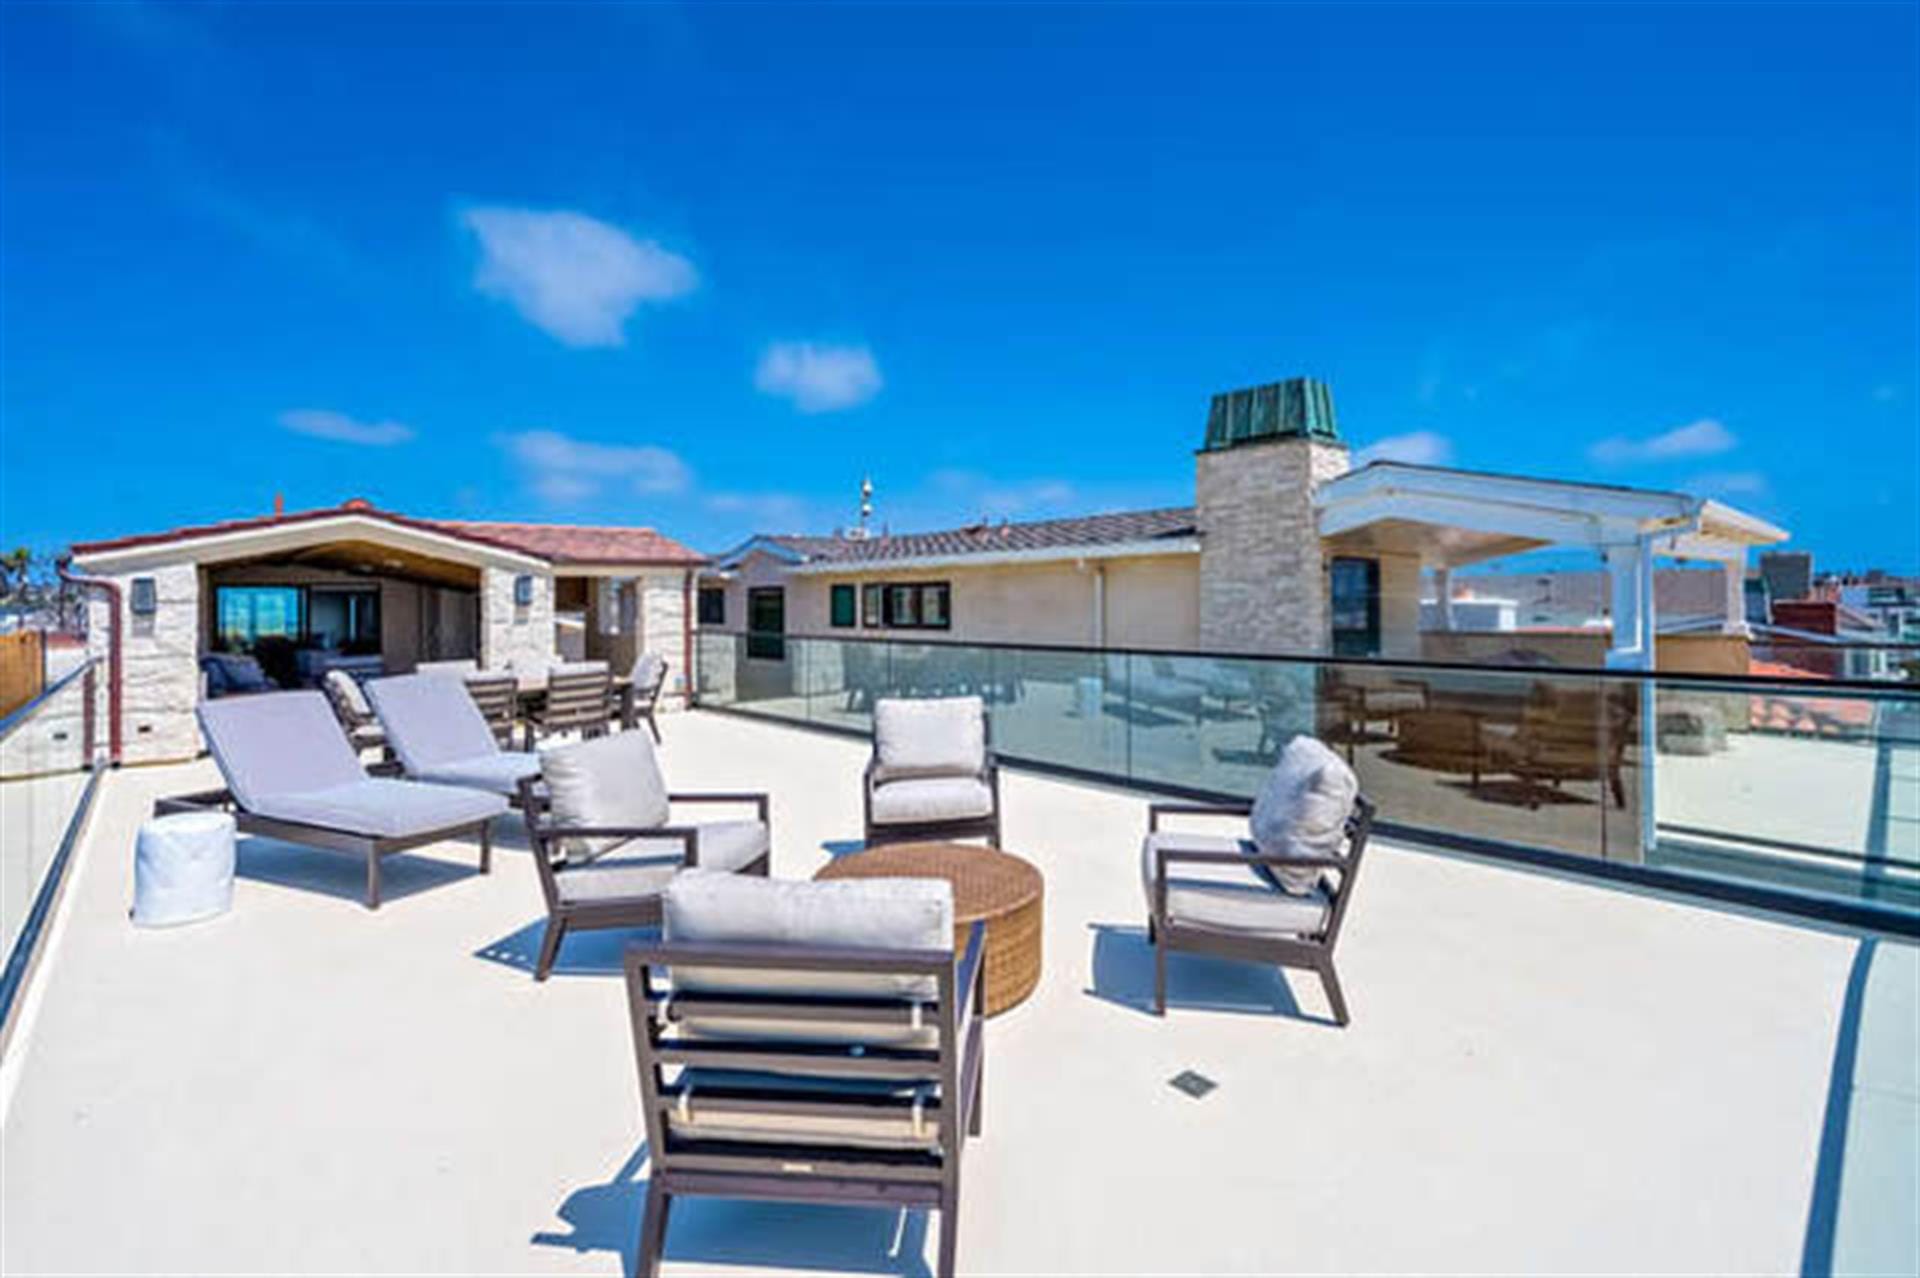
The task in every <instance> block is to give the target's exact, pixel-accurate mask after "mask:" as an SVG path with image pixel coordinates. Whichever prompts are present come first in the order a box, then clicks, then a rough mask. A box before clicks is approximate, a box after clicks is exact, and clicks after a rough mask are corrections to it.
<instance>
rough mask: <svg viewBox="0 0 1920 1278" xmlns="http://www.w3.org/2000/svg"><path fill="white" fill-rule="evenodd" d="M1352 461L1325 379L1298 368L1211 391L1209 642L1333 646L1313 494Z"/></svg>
mask: <svg viewBox="0 0 1920 1278" xmlns="http://www.w3.org/2000/svg"><path fill="white" fill-rule="evenodd" d="M1348 466H1349V462H1348V456H1347V446H1346V445H1345V444H1343V443H1341V442H1340V433H1339V430H1338V428H1337V427H1336V426H1335V424H1334V416H1333V395H1332V393H1331V392H1330V391H1329V390H1328V389H1327V386H1326V384H1325V383H1324V382H1318V381H1315V380H1313V379H1312V378H1306V377H1296V378H1292V379H1289V380H1287V381H1284V382H1272V383H1269V384H1268V385H1265V386H1254V387H1250V388H1248V389H1246V390H1237V391H1228V392H1226V393H1224V394H1220V395H1215V396H1214V397H1213V405H1212V407H1211V408H1210V409H1209V410H1208V413H1207V435H1206V443H1205V445H1204V446H1203V447H1202V448H1201V449H1200V452H1199V457H1198V462H1197V475H1196V478H1195V482H1194V497H1195V505H1196V507H1197V517H1196V522H1197V523H1198V525H1199V528H1200V646H1201V647H1202V648H1205V649H1207V650H1209V651H1221V652H1263V653H1290V652H1293V653H1323V652H1325V651H1326V650H1327V648H1328V646H1329V640H1330V637H1331V629H1332V627H1331V621H1330V619H1329V616H1328V604H1327V573H1326V565H1325V563H1324V562H1323V558H1322V556H1321V553H1320V533H1319V528H1318V526H1317V524H1316V522H1315V519H1314V511H1313V494H1314V490H1315V489H1316V488H1318V487H1319V486H1320V485H1321V484H1322V483H1324V482H1326V481H1327V480H1329V479H1332V478H1334V477H1335V476H1336V475H1342V474H1345V473H1346V471H1347V469H1348Z"/></svg>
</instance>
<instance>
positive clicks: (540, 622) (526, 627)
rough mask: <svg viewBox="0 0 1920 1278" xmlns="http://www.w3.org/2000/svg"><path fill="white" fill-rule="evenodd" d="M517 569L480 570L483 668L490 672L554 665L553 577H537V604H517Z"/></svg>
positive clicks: (538, 573)
mask: <svg viewBox="0 0 1920 1278" xmlns="http://www.w3.org/2000/svg"><path fill="white" fill-rule="evenodd" d="M520 575H521V574H520V573H519V571H518V570H517V569H509V568H482V569H481V570H480V664H481V665H482V666H485V667H486V668H488V669H490V670H500V669H506V668H508V667H510V666H513V665H529V666H533V667H535V668H541V667H544V666H546V665H548V664H550V663H552V662H553V661H554V660H555V659H556V658H555V653H556V652H557V651H558V649H557V648H556V647H555V646H554V630H553V574H552V573H546V572H536V573H534V574H533V602H532V603H530V604H527V605H525V606H524V607H523V606H521V605H519V604H516V603H514V602H513V581H514V578H515V577H518V576H520Z"/></svg>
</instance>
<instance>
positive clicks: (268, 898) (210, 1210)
mask: <svg viewBox="0 0 1920 1278" xmlns="http://www.w3.org/2000/svg"><path fill="white" fill-rule="evenodd" d="M663 726H664V729H665V732H666V734H667V745H666V748H665V751H664V760H665V766H666V769H667V772H668V776H669V779H670V781H671V782H672V784H673V785H674V786H675V788H677V789H702V788H722V787H724V788H729V789H738V788H743V787H745V788H756V787H764V788H767V789H770V790H771V791H772V792H773V795H774V809H773V810H774V820H775V856H774V873H775V874H777V875H781V876H791V877H798V876H805V875H808V874H810V873H811V872H812V871H813V870H814V869H815V868H817V867H818V866H819V865H820V864H822V863H823V862H824V860H825V859H826V857H827V856H828V855H829V852H828V850H827V849H828V847H829V846H834V847H839V846H842V845H845V844H848V843H851V842H853V841H857V840H858V838H859V834H860V830H859V813H860V804H859V792H858V776H859V770H860V766H861V763H862V762H863V750H862V747H860V746H859V745H858V744H857V743H855V742H852V741H847V740H843V739H838V738H830V737H822V736H818V735H813V734H808V733H805V732H802V731H798V730H790V729H784V728H778V727H773V726H768V725H763V724H757V723H750V722H745V721H741V720H737V719H730V718H726V717H720V716H714V715H703V714H694V715H674V716H669V717H665V718H664V722H663ZM208 774H209V769H208V768H207V766H206V765H205V764H201V765H195V766H192V767H186V768H173V769H164V770H144V771H129V772H126V773H121V774H117V775H115V776H112V777H110V778H109V779H108V782H107V784H106V786H105V789H104V791H103V793H102V795H101V806H100V808H99V810H98V811H97V812H96V815H95V819H94V821H93V825H92V829H91V832H90V834H89V837H88V839H87V840H86V842H85V844H84V847H83V850H82V854H81V857H80V859H79V862H78V864H77V865H76V866H75V875H76V877H75V879H74V881H73V882H72V884H71V886H70V890H69V893H68V896H67V900H66V902H65V909H64V915H63V922H62V925H61V927H60V929H59V931H58V933H57V935H56V938H55V950H54V952H53V955H52V958H51V961H50V962H49V963H48V964H47V965H46V966H45V967H43V969H42V971H41V973H40V980H39V982H38V985H39V989H38V991H37V993H38V997H37V999H36V1003H37V1007H36V1008H35V1009H33V1010H32V1012H31V1019H30V1020H29V1021H28V1022H27V1023H26V1024H25V1025H24V1026H23V1031H24V1032H23V1033H22V1034H21V1035H20V1036H19V1037H18V1038H17V1039H16V1044H15V1048H14V1049H13V1050H10V1052H9V1059H8V1061H7V1062H6V1070H7V1074H8V1077H7V1078H6V1080H5V1082H6V1086H7V1091H6V1093H5V1094H4V1096H5V1099H6V1103H7V1109H6V1111H5V1114H4V1127H3V1128H0V1270H4V1271H5V1272H6V1273H9V1274H15V1273H19V1274H26V1273H76V1272H91V1273H100V1272H114V1273H163V1272H166V1273H196V1274H230V1273H243V1272H244V1273H266V1272H271V1273H295V1272H297V1273H340V1272H354V1273H360V1272H380V1273H448V1274H451V1273H532V1272H583V1273H608V1274H617V1273H620V1272H622V1270H623V1269H625V1268H629V1267H630V1266H631V1264H632V1259H633V1255H632V1252H633V1242H634V1233H635V1228H636V1223H637V1213H638V1205H639V1202H640V1199H641V1196H642V1193H643V1190H644V1178H645V1172H646V1168H645V1160H644V1150H643V1148H642V1145H643V1141H642V1133H641V1125H640V1121H639V1115H638V1113H637V1112H636V1098H635V1081H634V1077H633V1058H632V1053H631V1047H630V1043H629V1030H628V1026H627V1023H626V1020H625V1014H624V1008H623V1005H622V994H621V987H620V982H619V978H618V975H617V960H618V953H619V949H620V939H619V937H618V936H617V935H604V934H603V935H602V936H599V937H592V936H589V937H585V938H581V939H579V940H576V941H570V942H569V944H568V946H567V948H566V951H565V953H564V955H563V958H562V964H561V968H560V971H559V972H558V973H557V974H556V975H555V977H554V978H553V979H552V980H551V981H550V982H548V983H547V984H545V985H544V986H536V985H535V984H534V983H533V981H532V979H531V977H530V976H529V974H528V970H527V966H526V965H527V963H528V961H529V959H530V956H531V951H532V946H533V943H534V942H535V941H536V940H537V925H538V922H539V920H540V918H541V911H540V908H539V903H538V889H537V887H536V885H535V881H534V877H533V872H532V869H531V867H530V866H529V865H527V864H526V860H525V853H524V850H523V845H522V844H520V842H519V840H518V839H517V837H504V838H503V842H504V843H505V844H506V845H507V846H506V847H505V848H504V849H503V850H502V851H501V853H500V854H499V855H497V856H496V860H495V872H494V874H493V875H492V876H490V877H487V878H481V877H478V876H476V875H474V874H473V873H472V869H471V867H472V864H473V856H472V849H471V848H470V847H466V846H458V845H455V846H450V847H448V848H446V849H444V850H443V851H444V853H445V856H446V860H445V861H441V860H438V859H430V858H427V857H418V858H401V859H399V860H397V861H395V862H392V863H391V869H390V872H389V880H388V882H389V892H390V896H389V899H388V903H387V905H386V906H385V907H383V908H382V909H381V910H380V911H379V912H378V913H372V914H370V913H368V912H366V911H364V910H363V909H362V908H361V907H360V906H359V904H358V902H357V893H358V889H359V880H360V871H359V867H358V866H357V865H356V864H355V863H354V862H352V861H350V860H347V859H344V858H333V857H329V856H328V855H326V854H323V853H318V852H306V851H301V850H296V849H291V848H287V847H285V846H283V845H273V844H258V843H256V844H251V845H248V846H246V847H244V848H243V851H242V859H241V865H242V874H243V876H244V877H243V878H242V881H241V882H240V884H239V887H238V891H237V894H236V900H235V909H234V911H233V913H232V914H230V915H228V916H226V917H224V918H222V919H219V920H216V921H213V922H210V923H205V924H200V925H195V926H190V927H186V928H182V929H177V930H170V931H159V932H147V931H139V930H136V929H134V928H132V927H131V926H130V925H129V924H128V923H127V920H126V914H125V912H126V906H127V902H128V899H129V896H130V874H131V846H132V831H133V828H134V826H135V824H136V823H137V822H138V820H139V819H140V818H141V817H142V816H144V815H145V813H146V812H147V810H148V807H149V804H150V802H151V799H152V797H153V796H154V795H156V794H161V793H166V792H170V791H175V790H182V789H188V788H192V787H194V786H196V785H199V784H201V783H202V782H203V781H205V780H206V779H207V778H208ZM1004 793H1005V801H1006V809H1007V821H1006V841H1007V845H1008V846H1009V848H1011V849H1013V850H1015V851H1018V852H1020V853H1022V854H1024V855H1026V856H1028V857H1029V858H1030V859H1032V860H1033V861H1034V862H1035V863H1036V864H1038V865H1039V866H1040V867H1041V869H1042V870H1043V871H1044V872H1045V874H1046V876H1047V890H1048V895H1047V907H1046V908H1047V933H1046V940H1047V946H1048V955H1047V970H1046V976H1045V978H1044V980H1043V981H1042V984H1041V987H1040V989H1039V991H1038V992H1037V994H1036V995H1035V997H1034V998H1033V999H1032V1000H1031V1001H1030V1002H1029V1003H1027V1004H1026V1005H1024V1006H1023V1007H1020V1008H1018V1009H1016V1010H1014V1011H1012V1012H1010V1013H1008V1014H1007V1015H1005V1016H1003V1017H1001V1018H999V1019H997V1020H995V1021H994V1022H992V1023H990V1025H989V1068H988V1073H987V1084H986V1101H985V1104H986V1130H985V1133H984V1135H983V1136H982V1137H981V1138H980V1139H979V1140H978V1141H977V1142H972V1143H970V1144H969V1145H968V1147H967V1153H966V1163H965V1185H964V1191H963V1208H962V1213H961V1220H960V1222H959V1228H960V1230H961V1238H960V1263H961V1267H962V1269H963V1270H964V1271H966V1272H970V1273H971V1272H979V1273H1006V1274H1011V1273H1028V1274H1031V1273H1046V1274H1056V1273H1085V1274H1094V1273H1099V1274H1113V1273H1141V1274H1145V1273H1170V1272H1181V1273H1201V1272H1204V1273H1229V1272H1230V1273H1256V1272H1259V1273H1265V1272H1276V1271H1284V1272H1330V1271H1341V1272H1354V1271H1366V1272H1376V1273H1386V1272H1393V1273H1405V1272H1422V1273H1436V1272H1443V1273H1523V1272H1524V1273H1541V1272H1558V1273H1576V1272H1577V1273H1598V1272H1609V1273H1618V1272H1652V1271H1659V1272H1663V1273H1715V1274H1719V1273H1729V1272H1783V1271H1788V1270H1798V1269H1799V1268H1800V1266H1801V1263H1802V1258H1803V1251H1804V1248H1805V1245H1806V1238H1807V1234H1808V1226H1809V1219H1810V1208H1811V1206H1812V1204H1813V1203H1814V1195H1815V1189H1816V1179H1817V1178H1816V1169H1817V1167H1818V1165H1819V1161H1820V1158H1821V1156H1822V1152H1823V1135H1827V1134H1828V1129H1829V1126H1830V1124H1829V1110H1830V1101H1831V1098H1830V1091H1831V1090H1832V1089H1831V1087H1830V1084H1831V1081H1832V1075H1833V1067H1834V1065H1835V1043H1836V1031H1837V1029H1838V1028H1839V1026H1840V1023H1841V1015H1842V1008H1843V1004H1844V1002H1845V995H1846V989H1847V985H1848V977H1849V971H1850V969H1851V968H1852V966H1853V960H1854V958H1855V955H1856V953H1857V951H1858V942H1857V941H1856V940H1855V939H1853V938H1851V937H1848V936H1843V935H1838V934H1833V933H1828V932H1822V931H1818V930H1815V929H1811V928H1803V927H1798V926H1793V925H1790V924H1787V923H1783V922H1779V921H1773V920H1767V919H1758V918H1752V917H1745V916H1741V915H1738V914H1734V913H1728V912H1721V911H1715V910H1710V909H1705V908H1698V907H1693V906H1689V905H1684V904H1678V903H1674V902H1670V901H1666V900H1662V899H1656V898H1653V897H1649V896H1644V895H1637V894H1633V893H1628V892H1623V891H1617V890H1611V889H1607V888H1601V887H1595V886H1589V885H1586V884H1582V883H1576V882H1571V881H1566V880H1561V879H1557V878H1553V877H1548V876H1544V875H1538V874H1532V873H1525V872H1521V871H1516V870H1510V869H1504V868H1497V867H1491V866H1487V865H1482V864H1479V863H1476V862H1473V861H1470V860H1465V859H1458V858H1452V857H1446V856H1441V855H1437V854H1432V853H1427V852H1420V851H1413V850H1408V849H1403V848H1398V847H1393V846H1388V845H1379V846H1376V848H1375V849H1374V850H1373V852H1372V853H1370V855H1369V858H1368V861H1367V864H1366V869H1365V872H1364V874H1363V876H1362V879H1361V882H1360V885H1359V889H1358V894H1357V896H1356V898H1355V905H1354V912H1353V914H1352V916H1351V918H1350V922H1349V931H1348V934H1347V936H1346V937H1345V939H1344V941H1343V944H1342V952H1341V955H1340V959H1341V968H1342V974H1343V978H1344V981H1345V984H1346V987H1347V991H1348V997H1349V1000H1350V1002H1351V1003H1352V1005H1353V1012H1354V1022H1353V1024H1352V1026H1351V1027H1349V1028H1347V1029H1345V1030H1341V1029H1336V1028H1333V1027H1332V1026H1330V1025H1328V1024H1325V1023H1323V1022H1322V1021H1320V1020H1319V1019H1318V1018H1319V1017H1321V1016H1322V1015H1323V1013H1324V1006H1323V1003H1322V1001H1321V995H1320V992H1319V989H1318V987H1317V984H1316V983H1314V982H1313V981H1312V980H1311V978H1308V979H1305V980H1302V979H1299V978H1297V977H1295V978H1289V979H1288V980H1285V981H1282V980H1281V979H1279V978H1278V977H1277V976H1276V975H1275V974H1273V973H1272V972H1271V971H1270V970H1264V969H1259V968H1252V967H1246V966H1242V965H1235V964H1221V963H1211V962H1201V961H1186V962H1182V961H1176V964H1175V968H1174V990H1173V992H1174V999H1175V1003H1176V1008H1175V1009H1174V1010H1173V1012H1172V1013H1171V1014H1170V1015H1169V1016H1168V1017H1167V1018H1165V1019H1164V1020H1162V1019H1158V1018H1155V1017H1153V1016H1152V1015H1150V1014H1149V1013H1147V1012H1146V1011H1144V1010H1143V1006H1144V1002H1145V1000H1146V999H1148V998H1149V997H1150V993H1151V965H1150V959H1149V956H1148V951H1147V950H1146V948H1145V945H1144V941H1143V939H1142V935H1141V920H1142V914H1143V904H1142V901H1141V891H1140V886H1139V881H1138V874H1137V871H1136V868H1135V865H1136V859H1137V846H1138V842H1139V838H1140V834H1141V832H1142V830H1143V827H1144V806H1145V801H1144V799H1143V798H1141V797H1140V796H1137V795H1129V794H1124V793H1120V792H1116V791H1109V790H1102V789H1096V788H1090V787H1086V786H1081V785H1074V784H1068V783H1064V782H1060V781H1055V780H1050V779H1044V778H1040V777H1034V776H1028V775H1020V774H1013V775H1009V776H1008V777H1006V778H1005V786H1004ZM436 851H442V850H436ZM1880 961H1881V962H1884V963H1888V964H1889V969H1890V970H1892V971H1894V972H1895V975H1896V976H1897V977H1900V978H1901V979H1904V973H1906V971H1907V970H1908V969H1909V968H1914V967H1916V965H1915V963H1914V952H1913V951H1912V950H1911V949H1910V948H1908V947H1892V946H1889V945H1886V944H1885V943H1883V944H1882V946H1881V953H1880ZM1296 998H1297V1000H1298V1001H1297V1003H1296V1001H1295V1000H1296ZM1913 1006H1914V1004H1913V1001H1912V1000H1911V999H1909V1000H1908V1001H1907V1003H1906V1004H1905V1007H1906V1008H1907V1009H1908V1010H1907V1011H1905V1012H1901V1011H1899V1010H1898V1007H1897V1006H1896V1010H1895V1011H1894V1012H1892V1013H1889V1014H1888V1015H1890V1016H1892V1017H1893V1018H1894V1019H1893V1020H1892V1022H1890V1024H1891V1030H1888V1029H1887V1028H1886V1024H1883V1025H1882V1027H1881V1028H1880V1029H1877V1030H1876V1031H1875V1033H1877V1034H1882V1035H1886V1034H1889V1033H1890V1034H1891V1041H1892V1042H1894V1043H1895V1044H1896V1045H1898V1044H1902V1043H1904V1042H1906V1041H1908V1039H1907V1038H1904V1037H1903V1035H1907V1034H1908V1032H1909V1030H1910V1028H1911V1027H1910V1026H1908V1025H1907V1023H1906V1022H1907V1021H1908V1020H1911V1018H1912V1016H1913V1015H1915V1013H1914V1012H1912V1010H1911V1009H1912V1008H1913ZM1883 1019H1884V1018H1883ZM1183 1069H1194V1070H1197V1071H1199V1072H1201V1073H1203V1074H1205V1075H1207V1076H1209V1077H1210V1078H1212V1079H1214V1080H1215V1081H1216V1082H1217V1083H1218V1084H1219V1087H1218V1089H1217V1090H1216V1091H1214V1092H1213V1093H1212V1094H1211V1095H1209V1096H1207V1097H1206V1098H1205V1099H1203V1100H1199V1101H1194V1100H1189V1099H1187V1098H1186V1097H1185V1096H1183V1095H1181V1094H1180V1093H1178V1092H1176V1091H1174V1090H1173V1089H1172V1088H1170V1087H1169V1086H1168V1085H1167V1080H1168V1079H1169V1078H1170V1077H1172V1076H1173V1075H1174V1074H1176V1073H1177V1072H1179V1071H1181V1070H1183ZM1876 1095H1878V1093H1876ZM1912 1103H1913V1098H1908V1101H1907V1105H1908V1108H1907V1109H1906V1110H1903V1111H1902V1112H1903V1113H1906V1114H1908V1115H1909V1118H1910V1116H1911V1106H1912ZM1858 1112H1860V1111H1856V1116H1857V1114H1858ZM1910 1126H1911V1125H1910ZM1903 1151H1904V1146H1900V1145H1898V1144H1896V1145H1895V1147H1894V1155H1893V1156H1894V1158H1895V1160H1896V1162H1897V1161H1898V1160H1899V1158H1900V1157H1901V1156H1902V1153H1903ZM1916 1156H1917V1157H1920V1153H1917V1154H1916ZM1909 1210H1910V1211H1911V1210H1912V1207H1911V1204H1909ZM1883 1215H1884V1213H1883ZM1887 1223H1888V1224H1889V1225H1891V1226H1892V1227H1895V1228H1898V1227H1900V1226H1902V1225H1905V1226H1907V1227H1908V1228H1907V1232H1908V1233H1912V1232H1913V1228H1912V1226H1913V1224H1914V1221H1913V1219H1912V1217H1911V1216H1909V1217H1907V1218H1906V1219H1905V1220H1902V1219H1901V1217H1900V1216H1899V1214H1898V1213H1897V1212H1896V1213H1895V1214H1894V1215H1893V1216H1892V1217H1891V1219H1890V1220H1888V1222H1887ZM937 1229H938V1225H937V1224H932V1223H929V1222H927V1221H925V1220H923V1219H921V1218H919V1217H912V1218H908V1219H906V1220H904V1221H902V1220H900V1219H898V1218H897V1217H896V1216H895V1215H893V1214H889V1213H885V1212H877V1211H855V1210H851V1209H816V1208H807V1209H802V1208H784V1207H776V1206H762V1205H754V1204H746V1203H725V1202H712V1203H693V1202H690V1203H687V1204H685V1205H683V1206H681V1207H679V1208H677V1209H676V1212H675V1216H674V1222H673V1228H672V1230H671V1232H670V1235H669V1238H668V1244H667V1254H668V1258H669V1266H668V1268H669V1272H681V1273H692V1272H713V1271H716V1270H720V1271H726V1272H745V1271H759V1270H774V1271H782V1270H787V1271H809V1272H819V1271H837V1272H856V1273H903V1274H916V1273H923V1272H926V1266H927V1265H928V1264H929V1263H930V1257H931V1256H932V1254H933V1253H932V1248H933V1245H934V1242H935V1239H936V1237H937V1233H936V1231H937ZM1842 1254H1855V1253H1852V1252H1846V1251H1845V1250H1844V1248H1843V1249H1842Z"/></svg>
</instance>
